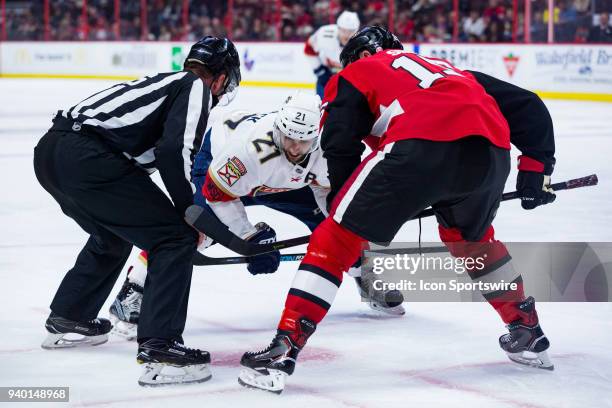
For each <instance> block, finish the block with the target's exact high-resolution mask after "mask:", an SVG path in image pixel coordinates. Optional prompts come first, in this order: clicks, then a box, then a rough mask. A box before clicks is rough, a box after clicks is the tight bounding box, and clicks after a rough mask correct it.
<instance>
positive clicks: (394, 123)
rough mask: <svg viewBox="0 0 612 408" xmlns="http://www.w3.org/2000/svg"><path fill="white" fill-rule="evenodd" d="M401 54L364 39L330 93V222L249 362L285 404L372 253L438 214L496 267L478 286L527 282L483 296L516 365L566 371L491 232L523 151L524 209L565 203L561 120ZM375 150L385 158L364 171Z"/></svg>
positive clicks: (461, 251)
mask: <svg viewBox="0 0 612 408" xmlns="http://www.w3.org/2000/svg"><path fill="white" fill-rule="evenodd" d="M402 48H403V47H402V45H401V43H400V42H399V41H398V40H397V38H396V37H395V36H394V35H393V34H391V33H390V32H388V31H387V30H385V29H382V28H379V27H365V28H363V29H361V30H360V31H358V32H357V33H356V34H355V35H354V36H353V37H352V38H351V39H350V40H349V42H348V43H347V45H346V46H345V48H344V50H343V52H342V54H341V62H342V65H343V66H344V67H345V68H344V69H343V70H342V71H341V72H340V73H339V74H338V75H336V76H334V77H333V78H332V79H331V81H330V83H329V84H328V85H327V87H326V89H325V98H324V101H323V106H322V108H323V110H324V113H323V117H322V121H321V146H322V148H323V151H324V157H325V158H326V159H327V162H328V169H329V179H330V184H331V189H332V192H331V194H330V195H329V196H328V200H329V199H330V197H332V198H331V200H330V202H329V206H330V215H329V217H328V218H327V219H326V220H325V221H324V222H323V223H321V224H320V225H319V226H318V227H317V229H316V230H315V231H314V232H313V234H312V237H311V239H310V243H309V245H308V252H307V254H306V257H305V258H304V260H303V261H302V264H301V265H300V267H299V269H298V271H297V273H296V276H295V278H294V281H293V283H292V287H291V289H290V290H289V294H288V296H287V300H286V303H285V310H284V311H283V314H282V316H281V320H280V323H279V325H278V332H277V334H276V336H275V337H274V339H273V341H272V343H271V344H270V346H269V347H268V348H267V349H265V350H263V351H261V352H255V353H245V354H244V356H243V357H242V360H241V364H242V366H243V370H242V371H241V373H240V377H239V382H240V383H241V384H243V385H245V386H250V387H256V388H261V389H265V390H268V391H272V392H281V391H282V389H283V387H284V382H285V379H286V377H287V375H291V374H292V373H293V370H294V368H295V363H296V359H297V356H298V353H299V351H300V350H301V349H302V348H303V347H304V345H305V343H306V341H307V339H308V338H309V336H310V335H312V333H313V332H314V331H315V329H316V325H317V324H319V322H320V321H321V320H322V319H323V317H324V316H325V315H326V313H327V311H328V309H329V307H330V305H331V303H332V302H333V299H334V296H335V294H336V291H337V288H338V287H339V286H340V284H341V282H342V277H343V272H344V271H346V270H347V269H348V267H349V266H350V265H351V264H352V263H353V262H355V260H356V259H357V258H358V257H359V256H360V251H361V248H362V247H363V245H364V244H366V243H367V242H368V241H370V242H390V241H391V240H392V239H393V237H394V236H395V234H396V233H397V231H398V230H399V229H400V227H401V226H402V225H403V224H404V223H405V222H406V221H409V220H410V219H412V218H414V217H415V216H416V215H417V214H418V213H419V212H420V211H421V210H423V209H425V208H427V207H432V208H433V210H434V212H435V215H436V218H437V220H438V223H439V234H440V238H441V240H442V241H443V242H444V243H445V244H446V245H447V247H448V249H449V250H450V252H451V254H452V255H453V256H457V257H468V256H470V257H473V258H476V257H479V256H482V257H484V258H485V259H486V261H485V267H484V269H482V270H475V269H474V270H468V273H469V274H470V277H471V278H472V279H473V280H474V281H476V282H478V281H491V280H495V281H499V280H502V279H503V280H504V281H506V282H513V283H516V289H514V290H512V289H511V290H507V291H495V292H483V296H484V297H485V299H486V300H487V301H488V302H489V303H490V304H491V305H492V306H493V308H494V309H495V310H496V311H497V312H498V313H499V315H500V317H501V318H502V320H503V322H504V323H505V324H506V325H507V328H508V331H509V332H508V333H507V334H504V335H503V336H501V337H500V339H499V343H500V346H501V348H502V349H503V350H504V351H505V352H506V353H507V354H508V356H509V357H510V359H511V360H513V361H515V362H517V363H521V364H525V365H528V366H533V367H539V368H546V369H552V368H553V366H552V363H551V362H550V360H549V358H548V355H547V353H546V350H547V349H548V347H549V342H548V339H547V338H546V337H545V336H544V333H543V332H542V329H541V328H540V326H539V322H538V316H537V314H536V311H535V305H534V300H533V298H532V297H529V298H526V297H525V295H524V291H523V284H522V278H521V275H520V274H519V273H518V272H517V271H515V269H514V268H513V267H512V262H511V257H510V255H509V253H508V251H507V249H506V247H505V246H504V244H502V243H501V242H499V241H497V240H496V239H495V235H494V230H493V226H492V225H491V223H492V221H493V218H494V217H495V214H496V211H497V209H498V207H499V202H500V199H501V196H502V193H503V188H504V184H505V181H506V178H507V177H508V174H509V171H510V143H512V144H514V145H515V146H516V147H517V148H519V150H521V152H522V156H520V157H519V164H518V168H519V175H518V179H517V190H518V191H519V194H520V196H521V201H522V206H523V208H526V209H532V208H535V207H537V206H538V205H542V204H546V203H549V202H552V201H553V200H554V198H555V195H554V194H553V192H552V190H550V188H549V187H548V186H549V185H550V174H551V173H552V170H553V166H554V163H555V159H554V137H553V130H552V121H551V119H550V115H549V114H548V111H547V110H546V108H545V106H544V105H543V103H542V101H541V100H540V99H539V98H538V97H537V96H536V95H534V94H533V93H531V92H528V91H525V90H523V89H521V88H518V87H515V86H513V85H511V84H508V83H505V82H503V81H500V80H497V79H495V78H492V77H490V76H487V75H485V74H482V73H478V72H468V71H461V70H459V69H457V68H455V67H454V66H452V65H451V64H450V63H448V62H446V61H443V60H439V59H434V58H427V57H423V56H419V55H416V54H413V53H409V52H405V51H403V49H402ZM362 141H365V142H367V143H368V144H369V145H370V147H372V150H373V151H372V153H371V154H370V155H368V156H367V157H366V158H365V159H364V160H363V161H362V160H361V154H362V153H363V151H364V148H365V146H364V144H363V143H362ZM534 354H535V357H533V355H534Z"/></svg>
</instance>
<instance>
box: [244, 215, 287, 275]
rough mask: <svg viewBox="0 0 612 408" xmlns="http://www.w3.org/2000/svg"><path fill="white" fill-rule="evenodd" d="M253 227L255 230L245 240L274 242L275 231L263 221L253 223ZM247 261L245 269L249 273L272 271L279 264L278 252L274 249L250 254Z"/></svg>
mask: <svg viewBox="0 0 612 408" xmlns="http://www.w3.org/2000/svg"><path fill="white" fill-rule="evenodd" d="M255 228H256V229H257V231H256V232H255V233H254V234H253V235H251V236H250V237H249V238H247V239H246V240H247V241H249V242H255V243H258V244H268V243H270V242H276V232H275V231H274V230H273V229H272V228H270V226H269V225H268V224H266V223H265V222H260V223H257V225H255ZM248 261H249V263H248V265H247V269H248V271H249V272H250V273H251V275H258V274H260V273H274V272H276V270H277V269H278V266H279V265H280V252H279V251H274V252H268V253H266V254H261V255H256V256H252V257H249V259H248Z"/></svg>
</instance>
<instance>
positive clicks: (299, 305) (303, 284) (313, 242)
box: [279, 218, 366, 330]
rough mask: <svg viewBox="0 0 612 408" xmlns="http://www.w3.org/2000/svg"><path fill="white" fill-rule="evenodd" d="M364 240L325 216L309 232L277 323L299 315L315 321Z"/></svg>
mask: <svg viewBox="0 0 612 408" xmlns="http://www.w3.org/2000/svg"><path fill="white" fill-rule="evenodd" d="M365 242H366V241H365V240H364V239H362V238H361V237H359V236H358V235H356V234H354V233H352V232H351V231H349V230H347V229H345V228H344V227H342V226H341V225H340V224H338V223H336V222H335V221H334V220H333V219H331V218H327V219H325V221H323V222H322V223H321V224H320V225H319V226H318V227H317V228H316V229H315V230H314V232H313V233H312V236H311V237H310V243H309V244H308V251H307V253H306V257H305V258H304V260H303V261H302V263H301V264H300V267H299V269H298V271H297V273H296V274H295V278H294V279H293V283H292V284H291V289H290V290H289V294H288V295H287V300H286V301H285V311H284V312H283V317H282V318H281V321H280V323H279V329H281V330H283V329H282V327H285V326H286V325H287V324H289V323H290V322H288V321H287V322H285V320H287V319H290V317H291V316H303V317H306V318H308V319H310V320H312V321H313V322H314V323H315V324H318V323H319V322H320V321H321V320H323V318H324V317H325V315H326V314H327V311H328V310H329V308H330V307H331V304H332V302H333V301H334V298H335V297H336V293H337V292H338V288H339V287H340V284H341V283H342V275H343V272H345V271H347V270H348V269H349V268H350V267H351V266H352V265H353V264H354V263H355V261H357V259H358V258H359V256H360V253H361V247H362V245H363V244H364V243H365Z"/></svg>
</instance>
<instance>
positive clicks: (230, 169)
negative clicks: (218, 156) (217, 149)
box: [217, 156, 247, 187]
mask: <svg viewBox="0 0 612 408" xmlns="http://www.w3.org/2000/svg"><path fill="white" fill-rule="evenodd" d="M246 173H247V169H246V166H245V165H244V163H242V162H241V161H240V159H239V158H237V157H236V156H234V157H232V158H231V159H227V162H225V163H224V164H223V165H222V166H221V167H219V169H218V170H217V174H218V175H219V178H220V179H221V180H222V181H223V182H224V183H225V184H227V185H228V186H230V187H231V186H233V185H234V184H236V182H237V181H238V180H239V179H240V177H242V176H244V175H245V174H246Z"/></svg>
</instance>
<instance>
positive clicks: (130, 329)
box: [110, 313, 138, 341]
mask: <svg viewBox="0 0 612 408" xmlns="http://www.w3.org/2000/svg"><path fill="white" fill-rule="evenodd" d="M110 321H111V323H112V324H113V329H112V330H111V333H112V334H114V335H115V336H119V337H123V338H124V339H126V340H128V341H133V340H136V338H137V337H138V335H137V333H138V325H137V324H135V323H128V322H124V321H123V320H120V319H119V318H118V317H117V316H115V315H114V314H112V313H111V314H110Z"/></svg>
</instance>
